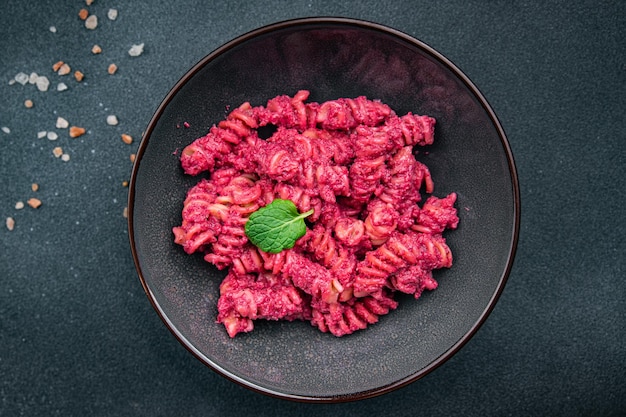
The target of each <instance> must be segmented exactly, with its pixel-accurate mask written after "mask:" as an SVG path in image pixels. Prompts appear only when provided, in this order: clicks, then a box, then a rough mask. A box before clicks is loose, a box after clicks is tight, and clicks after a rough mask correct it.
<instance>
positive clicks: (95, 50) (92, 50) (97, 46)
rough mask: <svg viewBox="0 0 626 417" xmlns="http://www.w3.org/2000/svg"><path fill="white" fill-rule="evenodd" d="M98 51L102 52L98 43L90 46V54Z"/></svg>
mask: <svg viewBox="0 0 626 417" xmlns="http://www.w3.org/2000/svg"><path fill="white" fill-rule="evenodd" d="M100 52H102V48H101V47H100V45H94V46H93V47H92V48H91V53H92V54H99V53H100Z"/></svg>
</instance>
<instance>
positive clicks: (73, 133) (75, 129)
mask: <svg viewBox="0 0 626 417" xmlns="http://www.w3.org/2000/svg"><path fill="white" fill-rule="evenodd" d="M84 134H85V128H84V127H79V126H72V127H70V137H71V138H77V137H79V136H82V135H84Z"/></svg>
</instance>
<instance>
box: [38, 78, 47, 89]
mask: <svg viewBox="0 0 626 417" xmlns="http://www.w3.org/2000/svg"><path fill="white" fill-rule="evenodd" d="M49 86H50V81H49V80H48V77H46V76H41V77H37V88H38V89H39V91H48V87H49Z"/></svg>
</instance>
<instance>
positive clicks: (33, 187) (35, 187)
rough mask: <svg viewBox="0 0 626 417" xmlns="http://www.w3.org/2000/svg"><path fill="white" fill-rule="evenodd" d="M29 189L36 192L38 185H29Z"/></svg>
mask: <svg viewBox="0 0 626 417" xmlns="http://www.w3.org/2000/svg"><path fill="white" fill-rule="evenodd" d="M30 189H31V190H33V191H35V192H36V191H37V190H39V184H37V183H36V182H34V183H32V184H31V185H30Z"/></svg>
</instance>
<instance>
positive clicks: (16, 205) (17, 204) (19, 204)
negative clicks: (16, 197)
mask: <svg viewBox="0 0 626 417" xmlns="http://www.w3.org/2000/svg"><path fill="white" fill-rule="evenodd" d="M23 208H24V202H23V201H18V202H17V203H15V210H21V209H23Z"/></svg>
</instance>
